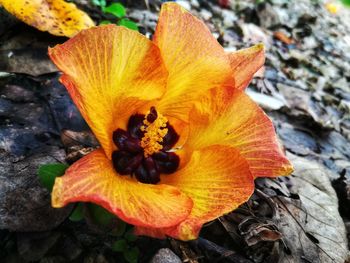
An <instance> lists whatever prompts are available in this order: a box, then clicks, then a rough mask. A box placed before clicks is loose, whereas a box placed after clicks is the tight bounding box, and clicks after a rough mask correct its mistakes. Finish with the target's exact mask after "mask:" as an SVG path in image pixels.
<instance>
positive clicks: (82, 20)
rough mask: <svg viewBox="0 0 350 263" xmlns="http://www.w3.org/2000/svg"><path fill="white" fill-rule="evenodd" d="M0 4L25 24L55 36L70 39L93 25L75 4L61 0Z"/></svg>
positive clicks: (2, 1) (11, 0)
mask: <svg viewBox="0 0 350 263" xmlns="http://www.w3.org/2000/svg"><path fill="white" fill-rule="evenodd" d="M0 4H1V5H2V6H3V7H4V8H5V9H6V10H7V11H8V12H9V13H11V14H13V15H14V16H16V17H17V18H18V19H20V20H22V21H23V22H25V23H26V24H28V25H31V26H33V27H36V28H37V29H39V30H41V31H48V32H49V33H51V34H53V35H57V36H67V37H72V36H74V35H75V34H77V33H78V32H80V31H81V30H83V29H86V28H89V27H92V26H94V25H95V24H94V22H93V21H92V20H91V18H90V17H89V16H88V15H87V14H86V13H84V12H83V11H81V10H79V9H78V8H77V7H76V5H75V4H72V3H67V2H65V1H63V0H15V1H14V0H0Z"/></svg>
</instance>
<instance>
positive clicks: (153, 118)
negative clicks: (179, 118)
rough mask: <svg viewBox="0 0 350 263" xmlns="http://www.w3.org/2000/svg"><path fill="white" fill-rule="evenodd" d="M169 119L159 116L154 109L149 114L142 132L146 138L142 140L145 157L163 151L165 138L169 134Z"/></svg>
mask: <svg viewBox="0 0 350 263" xmlns="http://www.w3.org/2000/svg"><path fill="white" fill-rule="evenodd" d="M167 122H168V119H167V118H166V117H164V116H163V115H161V114H159V113H158V112H157V111H156V109H155V108H154V107H151V109H150V110H149V111H148V112H147V114H146V116H145V119H144V121H143V125H142V126H141V131H143V132H144V136H143V137H142V139H141V147H142V148H143V150H144V156H145V157H146V158H147V157H149V156H151V155H152V154H154V153H157V152H159V151H161V150H162V149H163V145H162V144H161V143H162V142H163V138H164V137H165V135H166V134H167V133H168V128H166V127H167Z"/></svg>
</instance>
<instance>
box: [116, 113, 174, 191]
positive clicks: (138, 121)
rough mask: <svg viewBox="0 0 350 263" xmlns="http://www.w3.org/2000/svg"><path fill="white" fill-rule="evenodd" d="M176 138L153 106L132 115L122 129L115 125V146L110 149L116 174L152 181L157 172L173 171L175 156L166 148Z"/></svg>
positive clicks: (169, 147) (158, 179)
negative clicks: (125, 128)
mask: <svg viewBox="0 0 350 263" xmlns="http://www.w3.org/2000/svg"><path fill="white" fill-rule="evenodd" d="M178 139H179V135H178V134H177V133H176V131H175V129H174V128H173V127H172V126H171V125H170V124H169V121H168V120H167V118H166V117H164V116H163V115H161V114H159V113H158V112H157V111H156V109H155V108H154V107H151V108H150V110H149V111H148V112H147V114H146V115H141V114H136V115H132V116H131V117H130V118H129V121H128V126H127V130H126V131H125V130H122V129H117V130H115V131H114V133H113V141H114V143H115V144H116V146H117V147H118V150H116V151H114V152H113V153H112V161H113V166H114V169H115V170H116V171H117V172H118V173H119V174H120V175H131V176H135V177H136V179H137V180H138V181H140V182H142V183H148V184H156V183H158V182H159V181H160V174H170V173H173V172H175V171H176V170H177V168H178V166H179V163H180V159H179V157H178V156H177V155H176V154H175V153H174V152H169V150H170V149H171V148H172V147H173V146H174V145H175V144H176V142H177V141H178Z"/></svg>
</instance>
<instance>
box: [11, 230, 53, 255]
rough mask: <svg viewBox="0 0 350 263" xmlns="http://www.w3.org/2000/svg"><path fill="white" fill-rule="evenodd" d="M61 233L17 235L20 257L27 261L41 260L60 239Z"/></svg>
mask: <svg viewBox="0 0 350 263" xmlns="http://www.w3.org/2000/svg"><path fill="white" fill-rule="evenodd" d="M59 237H60V234H59V233H51V232H39V233H19V234H17V248H18V252H19V255H20V256H21V257H22V258H23V259H24V260H25V261H37V260H39V259H41V258H42V257H43V256H44V255H45V254H46V253H47V252H48V251H49V249H50V248H52V247H53V246H54V244H55V243H56V242H57V240H58V239H59Z"/></svg>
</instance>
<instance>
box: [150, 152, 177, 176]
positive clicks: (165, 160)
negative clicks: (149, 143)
mask: <svg viewBox="0 0 350 263" xmlns="http://www.w3.org/2000/svg"><path fill="white" fill-rule="evenodd" d="M159 153H161V154H159ZM159 153H156V154H154V155H153V158H154V161H155V163H156V166H157V170H158V171H159V172H160V173H165V174H171V173H173V172H175V171H176V170H177V168H178V167H179V164H180V158H179V156H178V155H177V154H176V153H173V152H159Z"/></svg>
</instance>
